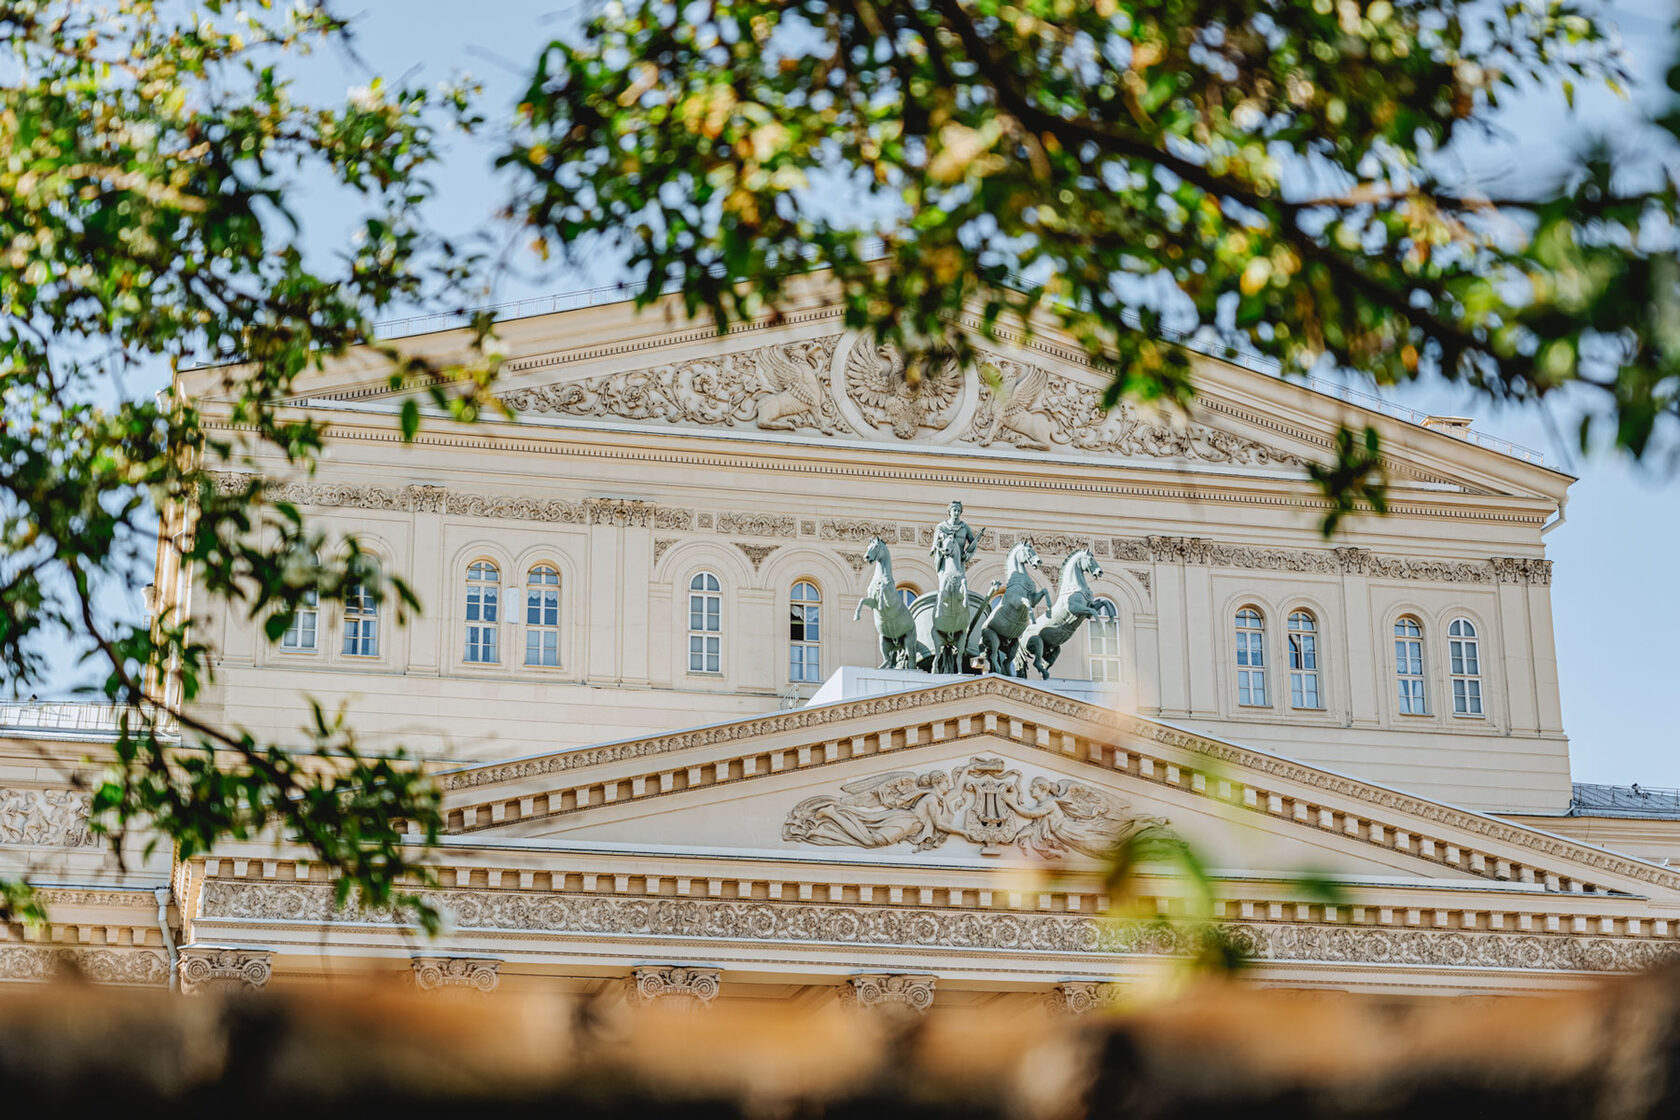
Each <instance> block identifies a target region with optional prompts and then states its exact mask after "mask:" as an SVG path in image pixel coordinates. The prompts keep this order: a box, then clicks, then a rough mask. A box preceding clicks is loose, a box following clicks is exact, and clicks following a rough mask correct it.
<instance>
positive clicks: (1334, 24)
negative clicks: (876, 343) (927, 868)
mask: <svg viewBox="0 0 1680 1120" xmlns="http://www.w3.org/2000/svg"><path fill="white" fill-rule="evenodd" d="M1625 80H1626V79H1625V76H1624V74H1623V70H1622V67H1621V64H1620V62H1619V59H1618V57H1617V55H1616V52H1615V51H1614V49H1613V46H1612V36H1611V32H1610V30H1609V29H1607V28H1606V27H1605V26H1604V25H1603V24H1602V23H1600V22H1599V21H1598V20H1597V19H1596V18H1595V17H1594V16H1593V15H1591V14H1590V9H1588V8H1587V7H1585V6H1582V5H1579V4H1576V3H1573V2H1570V0H1510V2H1508V3H1502V4H1485V3H1468V2H1461V0H1369V2H1361V0H1167V2H1165V3H1160V2H1149V3H1138V2H1133V0H697V2H694V3H683V4H676V3H670V2H668V0H620V2H614V3H609V4H603V5H601V6H599V7H598V8H596V9H595V10H594V15H593V17H592V18H591V19H590V21H589V22H588V24H587V26H586V27H585V28H584V29H583V30H582V31H581V33H579V34H576V35H571V36H568V37H567V38H565V39H563V40H561V41H556V42H554V43H552V44H551V45H550V46H549V47H548V49H547V51H546V53H545V54H544V55H543V56H542V59H541V63H540V65H539V67H538V69H537V72H536V74H535V77H534V80H533V81H532V83H531V86H530V90H529V92H528V94H527V96H526V103H525V104H524V105H523V106H522V114H523V119H524V126H523V128H524V131H523V134H522V136H521V139H520V144H519V146H518V147H517V148H516V149H514V150H513V151H511V152H509V153H508V154H507V156H506V157H505V159H504V163H505V164H506V165H508V166H511V167H513V168H515V169H517V170H518V171H519V172H520V173H521V175H522V182H523V184H524V186H523V191H524V194H525V195H526V203H525V210H524V213H525V216H526V218H527V220H528V222H529V224H530V226H531V227H532V229H533V231H534V232H535V234H536V235H537V237H538V238H539V240H540V241H541V242H542V243H543V244H544V245H558V246H559V247H560V248H561V249H562V251H564V252H569V253H574V254H579V255H587V254H591V253H595V252H598V251H599V250H600V249H601V247H602V246H603V245H611V246H613V247H614V248H615V249H616V250H618V251H620V252H623V253H625V254H626V255H627V256H628V258H629V260H630V262H631V264H632V266H633V268H634V269H636V270H637V271H638V272H639V273H640V274H641V275H642V276H643V277H645V278H646V279H647V280H648V281H649V286H648V288H647V290H646V292H645V293H644V295H643V297H642V298H643V299H644V300H651V299H653V298H654V297H655V296H656V295H658V294H659V293H660V292H661V291H662V290H664V289H665V288H666V287H667V286H675V287H676V288H677V289H679V290H680V291H681V293H682V297H683V299H684V300H685V301H686V303H687V309H688V311H689V313H690V314H691V315H692V314H697V313H700V312H709V313H710V314H711V315H713V316H715V317H716V319H717V321H718V322H719V323H721V324H727V323H731V322H736V321H739V320H742V319H746V318H750V317H754V316H758V315H761V314H765V313H767V312H768V313H773V311H774V309H775V307H776V306H777V304H778V302H779V301H780V300H782V299H783V298H784V297H785V295H786V294H787V291H788V284H789V282H790V280H792V278H793V277H795V276H797V275H798V274H800V273H804V272H807V271H809V270H810V269H812V268H815V267H827V268H831V269H833V271H834V275H835V276H836V277H837V279H838V281H839V283H840V285H841V287H842V289H843V291H844V300H845V312H846V322H847V325H848V326H851V327H857V328H868V329H871V330H874V331H875V332H877V333H878V335H879V336H880V337H882V338H883V339H886V340H889V341H892V342H895V343H899V344H901V345H903V346H905V347H906V348H907V349H909V350H912V351H915V350H919V349H921V350H928V349H933V348H937V347H938V346H940V345H941V344H943V343H950V344H953V345H955V346H956V347H958V348H959V350H961V351H963V356H964V357H971V356H972V355H971V354H970V353H969V351H970V350H971V349H972V347H971V344H970V343H968V342H967V341H966V340H965V338H964V337H963V336H961V335H959V334H955V333H953V332H951V331H950V329H949V328H950V325H951V324H952V323H954V322H957V321H959V320H960V321H963V322H966V323H968V324H970V325H972V326H977V327H978V329H979V333H980V334H981V335H982V336H984V337H987V338H995V337H997V336H998V333H999V331H1000V330H1001V329H1002V328H1004V327H1005V326H1007V327H1009V328H1010V329H1011V330H1022V329H1028V330H1030V329H1031V327H1032V326H1033V325H1034V324H1035V323H1038V322H1044V321H1048V322H1050V323H1053V324H1055V325H1056V326H1058V327H1060V328H1061V329H1063V330H1065V331H1067V332H1069V333H1070V334H1071V335H1072V336H1074V337H1075V338H1076V339H1077V340H1078V341H1079V342H1080V343H1081V344H1082V345H1083V346H1084V348H1085V350H1086V351H1087V353H1088V356H1089V357H1090V358H1091V360H1092V361H1093V362H1094V363H1096V364H1097V366H1098V367H1099V368H1101V369H1103V370H1106V371H1107V372H1108V373H1110V374H1111V375H1112V378H1113V381H1112V387H1111V392H1110V401H1111V402H1112V401H1113V400H1115V399H1118V398H1119V397H1120V396H1127V397H1134V398H1142V399H1156V400H1161V401H1165V402H1173V403H1179V404H1182V403H1185V402H1187V401H1188V400H1189V399H1190V398H1191V395H1192V391H1193V384H1192V369H1191V367H1190V364H1189V361H1188V357H1187V355H1186V353H1185V351H1184V350H1183V349H1182V348H1179V347H1176V346H1173V345H1168V344H1165V343H1164V341H1163V338H1164V337H1171V333H1172V332H1177V333H1178V334H1179V335H1182V336H1193V337H1195V338H1196V339H1197V340H1198V342H1200V343H1202V344H1206V345H1210V346H1212V347H1214V348H1215V349H1216V350H1223V351H1224V352H1227V353H1237V352H1244V353H1248V354H1259V355H1265V356H1269V357H1270V358H1273V359H1276V360H1277V361H1278V362H1279V363H1280V364H1281V366H1282V368H1283V371H1284V373H1285V374H1286V375H1291V374H1294V375H1299V374H1303V373H1306V372H1307V371H1310V370H1321V371H1322V370H1326V369H1329V368H1340V369H1343V370H1354V371H1359V372H1361V373H1363V374H1365V375H1367V376H1368V377H1369V378H1371V379H1372V380H1374V381H1375V382H1376V383H1377V384H1380V385H1394V384H1399V383H1404V382H1409V381H1412V380H1414V379H1416V378H1418V377H1419V376H1420V375H1423V374H1426V373H1428V372H1430V371H1438V372H1439V373H1440V374H1442V375H1444V376H1445V377H1447V378H1448V379H1451V380H1453V381H1455V382H1459V383H1462V384H1464V385H1468V386H1470V387H1473V388H1474V389H1475V390H1476V391H1478V392H1480V393H1481V394H1484V395H1485V396H1487V397H1489V398H1493V399H1497V400H1511V401H1517V402H1538V401H1541V400H1544V399H1545V398H1547V397H1548V396H1549V395H1551V394H1553V393H1556V392H1557V391H1559V390H1560V389H1563V388H1565V387H1567V386H1572V385H1578V386H1583V387H1588V388H1590V389H1591V390H1592V392H1590V393H1588V394H1585V398H1586V401H1587V403H1586V406H1585V411H1586V415H1585V419H1584V420H1583V422H1582V428H1581V439H1582V441H1583V443H1584V444H1585V443H1587V442H1588V441H1589V440H1591V439H1594V438H1595V437H1596V434H1597V433H1598V432H1599V431H1600V430H1601V429H1602V430H1603V431H1604V432H1606V433H1607V434H1608V435H1609V436H1610V438H1611V439H1612V440H1613V442H1614V444H1615V445H1616V446H1617V447H1620V448H1623V449H1625V450H1627V451H1629V452H1631V453H1632V454H1634V455H1641V454H1643V453H1644V452H1645V451H1646V450H1647V449H1648V448H1649V447H1650V446H1651V441H1652V438H1653V435H1654V433H1656V432H1657V431H1658V425H1659V423H1664V424H1666V423H1668V422H1670V421H1672V420H1673V419H1675V418H1676V416H1677V413H1680V333H1677V327H1676V323H1677V322H1680V318H1677V316H1676V312H1677V310H1680V301H1677V299H1676V294H1677V289H1676V279H1677V276H1680V272H1677V270H1676V266H1675V253H1674V240H1673V232H1674V231H1673V224H1674V217H1675V205H1676V193H1675V187H1674V183H1673V181H1672V180H1671V179H1670V178H1669V176H1668V175H1667V174H1666V172H1664V170H1663V169H1662V167H1661V166H1653V167H1650V168H1646V169H1644V170H1645V171H1646V172H1649V174H1647V175H1646V176H1645V178H1646V180H1647V181H1645V182H1643V183H1638V184H1635V183H1632V182H1631V179H1633V178H1637V176H1623V175H1620V174H1619V173H1618V168H1617V166H1616V165H1615V164H1614V163H1613V161H1612V160H1611V159H1610V158H1609V157H1608V156H1607V155H1606V154H1604V153H1603V152H1597V151H1595V152H1589V153H1585V154H1583V155H1581V156H1580V157H1579V158H1578V159H1576V160H1575V161H1574V162H1573V164H1572V166H1571V167H1570V168H1569V169H1568V171H1567V172H1566V173H1563V174H1561V175H1560V177H1559V178H1558V179H1557V180H1555V181H1552V182H1545V181H1538V180H1537V178H1536V177H1534V176H1528V177H1524V178H1523V179H1522V182H1521V184H1520V185H1521V187H1522V188H1524V189H1521V190H1517V191H1513V192H1510V193H1511V197H1499V198H1495V197H1489V196H1488V195H1487V194H1486V193H1484V192H1483V191H1481V190H1480V189H1478V187H1477V185H1476V184H1475V183H1473V182H1470V181H1467V180H1466V179H1465V178H1464V177H1463V176H1462V174H1460V173H1458V172H1457V170H1456V169H1457V168H1458V167H1459V166H1460V165H1459V163H1458V162H1457V161H1456V160H1455V159H1453V158H1449V156H1448V155H1447V154H1446V149H1447V148H1448V146H1449V145H1451V144H1453V143H1454V142H1455V141H1457V140H1459V139H1460V138H1469V139H1471V140H1472V142H1473V141H1474V140H1475V139H1476V138H1479V137H1481V136H1483V135H1484V134H1486V133H1487V132H1488V131H1489V130H1490V129H1492V128H1493V127H1494V126H1493V125H1492V123H1491V122H1492V119H1493V117H1494V115H1495V113H1496V112H1497V110H1498V108H1499V106H1500V104H1501V101H1502V99H1505V98H1510V97H1513V96H1522V97H1528V96H1535V95H1546V94H1548V93H1550V94H1551V95H1556V94H1558V93H1560V92H1561V93H1562V94H1563V95H1564V97H1566V98H1567V99H1568V101H1569V103H1570V104H1571V105H1572V104H1573V99H1574V96H1575V92H1576V86H1577V84H1578V83H1593V84H1599V85H1608V86H1609V87H1611V88H1612V89H1615V90H1618V91H1619V90H1620V89H1621V88H1622V85H1623V83H1624V81H1625ZM1671 83H1675V84H1676V86H1677V88H1680V78H1671ZM1658 123H1659V125H1660V127H1661V128H1664V129H1667V130H1668V131H1669V132H1670V133H1673V132H1675V131H1676V129H1677V128H1680V113H1677V114H1676V115H1673V116H1669V117H1665V118H1663V119H1662V120H1661V121H1660V122H1658ZM1624 179H1627V180H1630V181H1624ZM876 239H879V245H877V241H876ZM741 278H749V280H748V281H747V282H745V283H738V281H739V280H740V279H741ZM975 312H978V315H976V314H975ZM1169 328H1170V329H1169ZM1164 330H1165V331H1166V332H1167V333H1166V334H1165V335H1164V334H1163V331H1164ZM1665 418H1666V419H1665ZM1334 454H1335V461H1334V462H1330V463H1326V464H1323V465H1322V466H1321V468H1320V469H1319V470H1317V471H1315V472H1314V476H1313V477H1314V479H1315V481H1316V482H1317V483H1318V484H1319V486H1320V487H1321V488H1322V490H1323V492H1324V495H1325V498H1326V510H1327V514H1326V516H1325V518H1324V526H1323V527H1324V529H1325V531H1326V533H1330V532H1333V531H1334V530H1335V528H1336V526H1337V524H1338V523H1339V522H1340V520H1341V519H1342V517H1343V516H1345V515H1346V514H1347V513H1348V512H1350V511H1353V510H1356V509H1370V508H1373V507H1375V508H1376V509H1378V510H1379V511H1380V509H1381V503H1382V494H1383V491H1384V486H1385V483H1386V475H1385V472H1384V471H1383V468H1382V460H1381V457H1380V455H1379V454H1378V453H1377V448H1376V441H1375V434H1374V433H1371V432H1362V433H1347V434H1345V435H1344V437H1343V438H1342V439H1341V441H1340V442H1339V443H1338V445H1337V446H1336V447H1335V448H1334Z"/></svg>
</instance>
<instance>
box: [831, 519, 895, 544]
mask: <svg viewBox="0 0 1680 1120" xmlns="http://www.w3.org/2000/svg"><path fill="white" fill-rule="evenodd" d="M818 534H819V535H820V536H821V537H822V539H823V540H825V541H849V542H851V543H853V544H868V543H869V541H870V540H871V539H873V538H875V537H880V538H881V539H882V540H884V541H895V540H898V539H899V527H898V525H897V523H896V522H892V521H857V520H836V519H834V518H825V519H824V520H823V521H822V522H821V523H820V524H819V526H818ZM911 539H912V540H914V539H915V538H914V537H912V538H911Z"/></svg>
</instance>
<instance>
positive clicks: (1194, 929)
mask: <svg viewBox="0 0 1680 1120" xmlns="http://www.w3.org/2000/svg"><path fill="white" fill-rule="evenodd" d="M988 893H990V892H988ZM420 894H421V895H422V897H423V898H424V899H425V901H426V902H428V903H430V904H431V905H433V906H436V907H437V908H439V910H441V911H442V912H443V913H444V914H446V915H447V919H448V922H449V925H450V928H451V929H452V930H453V931H454V933H453V934H452V936H454V937H455V938H456V939H457V940H461V939H465V938H468V937H470V936H471V935H472V934H473V933H475V932H483V933H486V934H491V935H505V934H509V933H517V934H525V935H535V936H538V937H549V938H552V939H553V940H554V942H555V948H556V951H564V948H563V947H564V946H565V945H567V944H569V943H574V942H575V941H576V940H577V939H579V938H598V939H619V938H622V939H626V940H627V941H629V942H631V943H639V944H648V943H655V942H665V941H667V940H670V941H680V942H681V943H683V944H685V945H688V946H689V947H690V951H692V950H693V949H694V948H695V947H698V946H702V945H704V944H705V943H707V942H711V943H724V942H734V943H747V944H750V945H755V946H760V947H762V945H763V944H764V943H766V942H774V943H781V944H783V945H785V946H788V947H790V948H793V947H799V946H808V947H833V948H838V949H841V950H847V951H850V952H854V953H855V952H856V951H859V950H870V951H873V952H877V953H887V954H890V953H891V952H892V951H902V952H904V953H905V954H907V955H909V956H912V957H915V958H918V959H925V957H926V954H927V953H928V952H929V951H934V952H943V953H946V954H949V955H950V956H951V957H953V958H962V957H965V956H968V955H970V954H973V953H981V954H986V955H988V956H995V955H996V954H998V953H1010V954H1017V953H1018V954H1035V955H1038V956H1040V957H1044V956H1048V957H1053V958H1060V959H1066V960H1070V961H1081V962H1091V963H1086V964H1085V966H1084V967H1085V969H1089V968H1091V967H1093V965H1094V966H1095V967H1101V964H1100V962H1101V961H1102V960H1104V959H1109V960H1116V961H1118V960H1122V959H1125V958H1131V957H1156V958H1170V957H1179V956H1188V955H1190V954H1192V953H1194V952H1197V951H1199V950H1200V949H1201V948H1202V947H1203V941H1204V939H1205V938H1206V937H1207V936H1208V933H1207V930H1208V928H1209V927H1207V926H1206V925H1202V924H1198V923H1188V922H1178V921H1159V922H1129V921H1116V920H1113V919H1111V918H1108V917H1105V916H1103V915H1100V914H1089V913H1086V914H1072V913H1033V912H1018V911H998V910H988V909H984V908H971V907H961V908H958V907H945V908H941V907H936V906H895V905H861V906H860V905H845V904H833V903H820V902H804V901H746V900H740V901H735V900H728V899H711V898H670V897H615V896H612V895H601V894H577V895H574V894H569V893H544V892H537V891H518V890H429V891H422V892H420ZM1288 909H1289V910H1292V909H1293V908H1292V907H1291V908H1288ZM1277 912H1278V913H1279V914H1283V913H1285V912H1287V911H1286V910H1285V909H1284V908H1278V910H1277ZM1430 913H1431V914H1444V913H1445V912H1430ZM199 914H200V917H199V920H200V921H205V922H213V923H214V922H226V923H242V922H244V923H278V924H284V925H291V926H299V925H302V926H310V927H331V926H332V925H334V924H335V923H340V922H343V923H347V924H353V925H355V926H358V927H360V926H363V925H365V923H367V922H368V921H369V920H370V919H371V920H373V921H383V922H387V923H388V922H391V921H393V920H394V919H393V918H392V915H391V914H390V912H389V911H382V912H381V911H376V912H374V913H373V914H371V915H370V914H368V913H364V912H358V911H353V910H348V911H347V910H344V909H342V908H340V907H339V905H338V903H337V900H336V898H335V895H334V891H333V887H332V884H330V883H266V882H244V881H224V880H215V879H212V880H211V881H209V882H207V883H205V885H204V888H203V891H202V894H201V896H200V904H199ZM1418 917H1419V915H1418V913H1417V912H1416V911H1413V912H1410V913H1408V912H1407V911H1404V910H1395V911H1390V910H1376V909H1370V910H1366V909H1365V908H1355V909H1349V908H1344V909H1342V910H1341V911H1339V912H1338V915H1337V918H1338V920H1322V915H1320V916H1319V919H1320V920H1298V921H1288V920H1283V921H1264V920H1262V921H1248V920H1242V921H1224V922H1220V923H1218V928H1219V930H1220V931H1221V935H1222V936H1223V938H1224V939H1225V940H1226V941H1228V943H1230V944H1231V945H1233V946H1235V947H1236V948H1237V949H1238V950H1239V951H1240V952H1241V953H1242V954H1243V956H1244V957H1245V958H1246V959H1248V960H1251V961H1255V962H1261V963H1265V962H1278V963H1284V962H1303V963H1323V964H1337V965H1363V966H1378V967H1382V966H1387V967H1396V966H1398V967H1416V968H1420V969H1440V968H1450V969H1465V970H1476V969H1526V970H1534V971H1547V972H1576V973H1612V972H1633V971H1638V970H1641V969H1646V968H1650V967H1652V966H1654V965H1657V964H1660V963H1662V962H1665V961H1669V960H1673V959H1675V958H1676V957H1677V956H1680V943H1677V942H1676V941H1675V940H1674V938H1673V937H1672V936H1663V937H1655V936H1611V935H1598V934H1592V933H1587V934H1571V933H1566V932H1559V933H1551V932H1525V931H1523V930H1502V929H1492V928H1486V924H1487V923H1490V922H1491V921H1492V920H1498V921H1500V922H1502V923H1503V922H1505V921H1506V920H1507V919H1508V917H1509V916H1508V915H1506V914H1503V913H1501V914H1498V915H1497V918H1495V917H1494V916H1493V915H1489V914H1487V913H1485V912H1484V913H1474V914H1472V913H1464V914H1458V913H1456V912H1455V913H1454V914H1453V915H1451V917H1454V918H1467V919H1471V920H1474V921H1475V922H1477V923H1478V925H1481V926H1482V927H1483V928H1463V927H1458V928H1450V927H1449V928H1442V927H1439V926H1433V928H1432V923H1431V924H1422V923H1421V922H1419V923H1414V920H1413V919H1414V918H1418ZM1605 920H1606V919H1600V920H1598V921H1597V922H1595V925H1596V924H1598V922H1602V921H1605ZM1553 921H1555V919H1553ZM1524 924H1525V925H1526V924H1527V922H1526V920H1525V922H1524ZM1615 924H1617V925H1619V926H1626V927H1627V928H1628V929H1630V930H1631V929H1633V928H1636V927H1637V928H1639V929H1641V930H1651V929H1652V928H1653V926H1654V924H1655V923H1652V922H1649V921H1645V922H1643V923H1641V922H1639V921H1638V920H1633V921H1631V923H1629V922H1618V923H1615ZM1661 924H1662V926H1663V927H1664V928H1666V927H1667V926H1668V923H1666V922H1664V923H1661ZM1582 928H1586V927H1585V925H1584V923H1583V925H1582ZM0 959H3V958H0Z"/></svg>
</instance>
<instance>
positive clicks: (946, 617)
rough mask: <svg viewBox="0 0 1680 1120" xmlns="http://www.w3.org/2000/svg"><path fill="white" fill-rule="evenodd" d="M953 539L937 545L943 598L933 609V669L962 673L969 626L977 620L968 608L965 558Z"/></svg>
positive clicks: (940, 595) (941, 596)
mask: <svg viewBox="0 0 1680 1120" xmlns="http://www.w3.org/2000/svg"><path fill="white" fill-rule="evenodd" d="M955 547H960V546H955V545H954V544H953V539H952V538H950V537H942V538H940V539H939V541H938V542H937V543H936V544H935V545H934V546H933V548H934V557H935V558H936V559H937V560H938V561H939V600H938V602H937V603H935V604H934V608H933V646H934V649H933V671H934V672H935V673H960V672H962V671H963V661H964V660H965V659H966V654H967V652H968V626H969V623H970V622H971V621H973V618H972V616H971V615H970V614H969V608H968V577H967V576H965V575H964V574H963V566H962V560H961V559H959V558H958V556H957V554H956V552H955V551H953V549H954V548H955Z"/></svg>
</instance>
